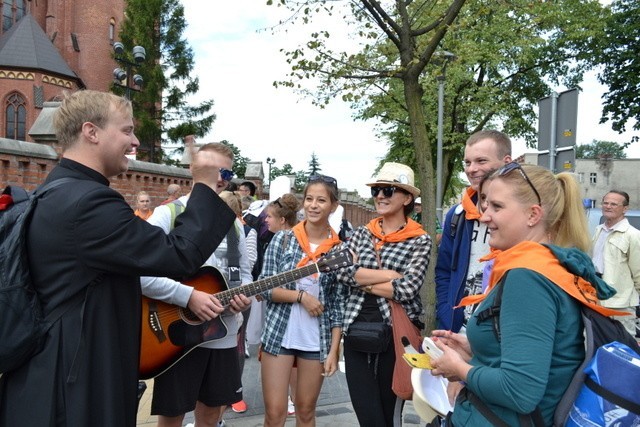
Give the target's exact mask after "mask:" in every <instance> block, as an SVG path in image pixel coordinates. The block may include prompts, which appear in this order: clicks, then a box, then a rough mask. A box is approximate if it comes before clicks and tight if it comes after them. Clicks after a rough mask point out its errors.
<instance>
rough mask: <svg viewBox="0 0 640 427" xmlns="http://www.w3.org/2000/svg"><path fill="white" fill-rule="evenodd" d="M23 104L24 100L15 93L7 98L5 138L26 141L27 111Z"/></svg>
mask: <svg viewBox="0 0 640 427" xmlns="http://www.w3.org/2000/svg"><path fill="white" fill-rule="evenodd" d="M25 104H26V103H25V100H24V98H23V97H22V96H20V95H18V94H17V93H12V94H11V95H9V96H8V97H7V102H6V104H5V108H6V116H5V123H6V132H5V137H6V138H9V139H17V140H20V141H25V140H26V127H27V109H26V107H25Z"/></svg>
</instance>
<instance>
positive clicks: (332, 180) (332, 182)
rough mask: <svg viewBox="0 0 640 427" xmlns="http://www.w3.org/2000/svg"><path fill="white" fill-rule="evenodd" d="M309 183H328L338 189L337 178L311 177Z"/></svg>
mask: <svg viewBox="0 0 640 427" xmlns="http://www.w3.org/2000/svg"><path fill="white" fill-rule="evenodd" d="M307 182H326V183H327V184H330V185H333V186H334V187H336V188H338V181H336V179H335V178H333V177H330V176H327V175H320V174H317V175H311V176H309V179H308V180H307Z"/></svg>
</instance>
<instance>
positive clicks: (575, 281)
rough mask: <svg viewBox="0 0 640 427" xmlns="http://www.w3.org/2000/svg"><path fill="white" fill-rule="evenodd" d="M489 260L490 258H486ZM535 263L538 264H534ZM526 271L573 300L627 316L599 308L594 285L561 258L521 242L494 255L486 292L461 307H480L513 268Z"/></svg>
mask: <svg viewBox="0 0 640 427" xmlns="http://www.w3.org/2000/svg"><path fill="white" fill-rule="evenodd" d="M485 258H487V257H485ZM532 260H535V262H532ZM514 268H526V269H528V270H532V271H535V272H536V273H539V274H541V275H543V276H544V277H546V278H547V279H549V280H550V281H552V282H553V283H554V284H556V285H557V286H559V287H561V288H562V290H563V291H565V292H566V293H568V294H569V295H570V296H571V297H573V298H574V299H576V300H578V302H580V303H582V304H584V305H586V306H587V307H589V308H591V309H593V310H595V311H597V312H598V313H600V314H602V315H604V316H621V315H623V314H624V313H622V312H619V311H616V310H610V309H608V308H605V307H603V306H601V305H598V298H597V296H596V290H595V288H594V287H593V285H591V283H589V282H587V281H586V280H584V279H583V278H582V277H579V276H576V275H574V274H572V273H570V272H569V271H567V269H566V268H565V267H563V266H562V264H560V261H558V258H556V257H555V255H554V254H553V252H551V250H550V249H549V248H547V247H546V246H543V245H541V244H540V243H536V242H529V241H526V242H522V243H519V244H517V245H516V246H514V247H513V248H511V249H507V250H506V251H502V252H498V253H497V255H496V256H495V261H494V264H493V271H492V272H491V278H490V279H489V287H488V289H487V292H485V293H484V294H482V295H470V296H468V297H464V298H463V299H462V301H460V304H459V305H458V307H464V306H467V305H473V304H477V303H479V302H480V301H482V300H484V299H485V298H486V296H487V294H488V293H489V290H491V289H493V287H494V286H495V285H496V283H498V282H499V281H500V279H502V276H504V275H505V273H506V272H507V271H509V270H511V269H514Z"/></svg>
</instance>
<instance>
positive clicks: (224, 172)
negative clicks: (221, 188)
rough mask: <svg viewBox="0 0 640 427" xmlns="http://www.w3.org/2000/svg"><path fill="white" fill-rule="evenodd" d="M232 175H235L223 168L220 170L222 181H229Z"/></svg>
mask: <svg viewBox="0 0 640 427" xmlns="http://www.w3.org/2000/svg"><path fill="white" fill-rule="evenodd" d="M233 175H235V174H234V173H233V171H230V170H229V169H225V168H220V178H222V180H223V181H231V180H232V179H233Z"/></svg>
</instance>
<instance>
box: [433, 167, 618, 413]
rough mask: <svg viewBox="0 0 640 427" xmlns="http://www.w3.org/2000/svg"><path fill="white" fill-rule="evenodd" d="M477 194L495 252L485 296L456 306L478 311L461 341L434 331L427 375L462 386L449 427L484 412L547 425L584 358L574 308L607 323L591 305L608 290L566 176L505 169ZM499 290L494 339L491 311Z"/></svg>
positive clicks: (578, 201)
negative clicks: (482, 196) (434, 351)
mask: <svg viewBox="0 0 640 427" xmlns="http://www.w3.org/2000/svg"><path fill="white" fill-rule="evenodd" d="M483 191H485V192H486V196H487V197H486V209H484V211H483V213H482V216H481V218H480V221H482V222H483V223H485V224H486V225H487V227H488V228H489V230H490V232H491V237H490V240H489V245H490V246H491V247H492V248H494V249H495V250H496V251H495V252H493V257H494V264H493V272H492V274H491V276H490V280H489V290H488V291H487V292H486V293H484V294H482V295H473V296H469V297H465V298H464V299H463V300H462V301H461V303H460V305H461V306H470V305H474V304H478V306H477V309H476V310H475V311H474V312H473V314H472V319H470V321H469V322H468V323H467V330H466V337H465V336H464V335H460V334H452V333H451V332H450V331H445V330H436V331H433V336H434V337H435V338H436V342H439V343H440V344H439V345H438V347H439V348H440V349H441V350H443V352H444V354H443V356H441V357H439V358H436V359H433V360H432V364H433V366H434V367H435V369H434V370H433V371H432V372H433V373H434V374H435V375H442V376H444V377H446V378H447V379H449V380H450V381H453V382H456V383H457V382H458V381H464V382H465V383H466V385H465V389H463V391H461V392H460V395H459V397H458V399H457V400H456V405H455V408H454V411H453V415H452V417H451V421H452V423H453V425H482V424H483V423H486V422H487V421H486V420H487V419H486V418H485V417H486V414H487V413H492V414H493V415H495V416H496V417H497V418H499V419H500V420H502V421H503V422H504V423H506V425H519V416H522V415H524V416H529V415H530V414H529V413H532V414H533V413H535V416H539V417H542V419H543V420H544V425H551V424H553V423H552V420H553V414H554V412H555V409H556V406H557V405H558V402H559V396H561V395H562V393H563V392H564V391H565V390H566V388H567V386H568V384H569V382H570V381H571V378H572V377H573V374H574V373H575V371H576V370H577V369H578V366H579V365H580V363H581V361H582V359H583V358H584V337H583V334H582V332H583V327H582V321H581V317H580V304H584V305H587V306H589V307H590V308H592V309H594V310H597V311H599V312H600V313H602V314H605V315H611V314H612V313H613V312H612V311H611V310H608V309H606V308H604V307H602V306H601V305H599V303H598V301H597V299H604V298H608V297H610V296H611V295H612V291H613V289H612V288H610V287H609V286H608V285H607V284H606V283H605V282H603V281H602V280H601V279H599V278H598V277H597V275H596V272H595V269H594V266H593V263H592V262H591V259H590V258H589V256H588V255H587V254H586V253H585V251H588V250H589V247H590V240H589V238H588V235H587V231H586V218H585V215H584V212H583V209H582V204H581V199H580V189H579V186H578V183H577V182H576V181H575V179H574V178H573V176H572V175H571V174H568V173H561V174H558V175H553V174H552V173H551V172H550V171H548V170H547V169H545V168H542V167H539V166H531V165H519V164H514V163H509V164H507V165H505V166H504V167H502V168H501V169H499V170H497V171H496V172H494V173H493V174H492V175H490V176H489V178H488V179H487V181H486V183H485V184H484V186H483ZM576 288H578V289H580V292H576V291H575V290H576ZM498 290H501V291H502V294H501V295H502V296H501V298H502V300H501V303H500V313H499V316H500V317H499V333H495V326H494V324H495V321H496V319H497V318H496V317H495V316H496V315H495V314H493V313H494V312H492V311H491V308H492V307H494V304H495V302H494V301H497V296H496V295H497V294H498V292H497V291H498ZM463 350H464V351H463ZM541 360H545V361H546V362H545V363H540V361H541ZM549 378H553V381H549ZM489 390H490V392H489Z"/></svg>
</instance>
